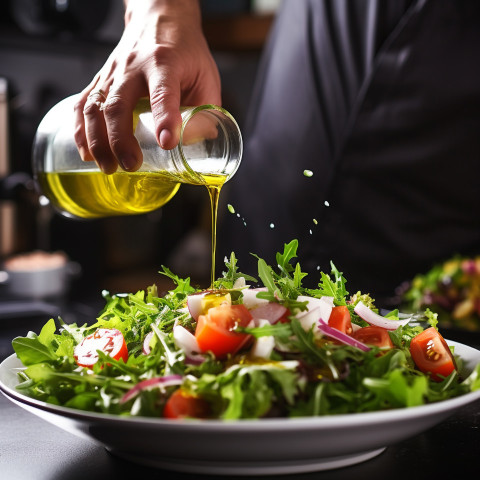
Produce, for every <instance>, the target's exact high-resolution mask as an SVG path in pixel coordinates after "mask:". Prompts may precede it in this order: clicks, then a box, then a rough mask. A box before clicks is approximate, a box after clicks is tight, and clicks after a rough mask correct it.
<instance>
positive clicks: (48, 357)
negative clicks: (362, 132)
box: [13, 240, 480, 420]
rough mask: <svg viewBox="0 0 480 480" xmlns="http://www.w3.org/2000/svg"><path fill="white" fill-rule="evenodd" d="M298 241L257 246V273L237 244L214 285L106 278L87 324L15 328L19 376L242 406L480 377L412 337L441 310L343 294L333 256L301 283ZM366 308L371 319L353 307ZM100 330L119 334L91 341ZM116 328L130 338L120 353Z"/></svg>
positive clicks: (313, 405)
mask: <svg viewBox="0 0 480 480" xmlns="http://www.w3.org/2000/svg"><path fill="white" fill-rule="evenodd" d="M297 248H298V242H297V241H296V240H293V241H291V242H290V243H288V244H286V245H284V249H283V252H279V253H277V254H276V258H275V267H272V266H270V265H268V264H267V262H266V261H265V260H264V259H262V258H258V257H257V258H258V277H259V279H260V281H261V284H262V285H261V286H260V287H253V286H252V285H253V284H256V283H257V280H256V279H255V278H253V277H250V276H248V275H244V274H242V273H240V272H239V270H238V265H237V259H236V257H235V255H234V254H233V253H232V254H231V256H230V258H228V259H225V267H226V270H225V272H223V274H222V277H221V278H219V279H218V280H216V281H215V283H214V285H213V286H212V288H211V289H210V290H208V291H201V290H200V289H198V288H195V287H194V286H192V285H191V283H190V279H189V278H187V279H182V278H179V277H177V276H176V275H175V274H174V273H172V272H171V271H170V270H169V269H168V268H166V267H163V270H162V272H160V273H161V274H163V275H166V276H168V277H169V278H170V279H172V280H173V282H174V284H175V288H174V289H172V290H171V291H169V292H168V293H167V294H166V295H164V296H163V297H160V296H159V295H158V292H157V288H156V287H155V286H151V287H149V288H148V289H147V290H146V291H139V292H137V293H131V294H118V295H110V294H109V293H107V292H104V298H105V302H106V304H105V307H104V309H103V310H102V311H101V312H100V314H99V316H98V318H97V319H96V321H95V322H94V323H93V324H91V325H82V326H78V325H76V324H66V323H64V322H63V321H62V320H61V319H60V318H59V319H57V320H55V319H50V320H49V321H48V322H47V323H46V325H45V326H44V327H43V328H42V330H41V332H40V333H39V334H38V335H37V334H35V333H33V332H29V333H28V335H27V336H26V337H18V338H15V339H14V340H13V347H14V350H15V352H16V354H17V356H18V358H19V359H20V360H21V362H22V363H23V365H24V366H25V369H23V370H22V371H21V372H20V374H19V375H20V378H21V383H20V384H19V385H18V387H17V388H18V390H19V391H20V392H22V393H24V394H26V395H29V396H31V397H34V398H36V399H40V400H42V401H45V402H48V403H52V404H56V405H62V406H66V407H71V408H76V409H81V410H88V411H95V412H104V413H110V414H118V415H123V416H149V417H167V418H185V417H196V418H208V419H211V418H213V419H228V420H236V419H244V418H255V419H256V418H264V417H295V416H311V415H332V414H340V413H354V412H366V411H375V410H384V409H392V408H401V407H412V406H416V405H421V404H425V403H430V402H436V401H441V400H444V399H447V398H451V397H454V396H458V395H462V394H465V393H467V392H469V391H472V390H476V389H479V388H480V377H479V374H480V366H477V367H476V368H475V369H474V370H473V372H472V373H471V374H470V375H469V376H468V377H467V378H462V376H461V373H460V372H462V366H461V358H458V357H456V356H455V355H454V352H451V349H449V348H448V347H446V350H447V351H442V350H441V348H440V349H437V350H435V351H428V350H426V351H423V350H421V348H420V347H421V344H420V343H419V342H417V341H416V340H415V339H419V338H420V336H422V335H424V334H425V332H429V334H430V336H431V335H434V338H435V339H441V340H442V341H443V339H442V338H441V336H440V335H439V334H438V332H437V329H436V315H435V314H433V313H432V312H430V311H427V312H425V314H424V315H419V314H416V315H415V316H411V317H405V316H404V315H402V314H400V313H399V312H398V311H393V312H390V313H389V315H387V316H386V317H380V316H379V314H378V311H377V309H376V308H375V302H374V299H373V298H371V297H370V296H369V295H368V294H362V293H361V292H357V293H355V294H354V295H349V293H348V291H347V290H346V280H345V278H344V277H343V274H342V273H341V272H340V271H338V270H337V268H336V267H335V266H334V265H333V264H332V265H331V269H332V270H331V273H330V274H326V273H323V272H321V273H320V279H319V282H318V285H317V286H316V288H307V287H305V286H303V283H304V281H305V277H306V273H305V272H303V271H302V270H301V267H300V264H299V263H298V262H295V259H296V258H297ZM249 283H250V284H251V285H249ZM360 307H361V308H360ZM362 309H363V310H362ZM365 309H366V311H367V313H368V315H367V316H365V318H367V319H368V320H369V321H370V319H372V320H371V321H372V322H373V323H374V324H373V325H372V324H370V323H369V322H367V321H366V320H365V318H362V317H361V316H359V314H358V313H357V312H359V311H365ZM333 312H335V315H337V317H336V318H337V319H336V320H335V321H334V316H335V315H334V313H333ZM375 321H379V322H381V324H382V325H383V326H384V327H385V328H383V327H379V326H375ZM222 322H223V323H222ZM382 322H383V323H382ZM395 322H396V323H395ZM392 325H393V326H392ZM397 325H398V326H397ZM372 328H373V330H371V329H372ZM379 328H382V331H381V332H380V330H378V329H379ZM369 329H370V330H369ZM375 329H377V330H375ZM360 331H361V332H362V333H363V334H365V333H368V334H369V335H370V334H372V332H373V333H375V335H376V336H375V335H373V336H372V335H370V336H369V335H367V336H365V335H363V336H362V337H360V336H359V335H358V334H357V333H358V332H360ZM99 332H103V333H104V334H111V333H112V332H115V334H116V337H114V336H112V337H108V342H107V343H104V344H102V346H101V347H98V349H97V350H96V351H95V352H94V353H93V354H92V352H89V353H87V354H86V355H85V348H86V344H87V343H88V342H89V341H90V342H92V341H93V340H92V339H94V338H95V339H96V341H98V339H99V338H100V335H99ZM118 332H120V333H121V335H118ZM379 332H380V333H382V334H383V336H382V338H383V340H382V341H379V340H378V339H379V338H380V337H379V336H378V333H379ZM112 335H113V334H112ZM117 337H118V338H120V337H122V339H121V341H122V342H123V341H124V345H123V343H122V346H119V347H118V349H117V350H116V351H117V353H118V355H114V354H113V351H114V349H115V348H116V347H114V346H113V344H114V341H116V340H115V338H117ZM359 338H362V339H363V341H360V340H359ZM86 339H87V340H86ZM436 341H437V340H436ZM384 342H386V343H384ZM415 342H416V343H417V344H418V345H417V351H418V348H420V351H421V354H422V355H423V354H425V358H426V359H427V360H429V361H430V363H428V362H427V366H426V367H425V366H423V367H422V365H421V362H418V361H414V357H412V354H413V355H414V356H415V350H414V349H413V348H412V346H413V343H415ZM93 345H97V346H98V345H100V344H98V343H97V344H95V343H93ZM438 345H440V343H438ZM442 345H445V344H442ZM105 346H106V347H108V348H106V347H105ZM87 350H88V349H87ZM120 352H122V353H120ZM452 353H453V355H452ZM82 355H83V356H84V360H82V361H81V357H82ZM418 358H420V357H418ZM444 360H445V362H446V363H445V362H444ZM85 361H87V363H86V364H85V363H84V362H85ZM88 362H90V363H88ZM435 362H437V363H438V362H441V363H442V365H445V364H446V365H448V366H449V368H450V369H449V370H438V371H437V373H436V374H435V372H434V371H433V368H431V367H430V366H429V365H435ZM81 365H84V366H81ZM85 365H87V366H85ZM422 370H423V371H422ZM442 372H449V373H448V374H445V373H442Z"/></svg>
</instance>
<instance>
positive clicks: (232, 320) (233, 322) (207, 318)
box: [195, 305, 253, 358]
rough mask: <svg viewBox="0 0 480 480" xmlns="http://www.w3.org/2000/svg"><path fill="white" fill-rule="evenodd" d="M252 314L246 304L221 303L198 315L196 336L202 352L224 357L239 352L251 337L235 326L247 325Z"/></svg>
mask: <svg viewBox="0 0 480 480" xmlns="http://www.w3.org/2000/svg"><path fill="white" fill-rule="evenodd" d="M252 318H253V317H252V315H251V313H250V312H249V311H248V309H247V308H246V307H245V305H220V306H218V307H214V308H210V309H209V310H208V312H207V314H206V315H200V316H199V317H198V322H197V328H196V330H195V338H196V339H197V343H198V346H199V347H200V350H201V351H202V352H208V351H210V352H212V353H213V354H214V355H215V356H216V357H218V358H222V357H225V356H227V355H228V354H229V353H230V354H235V353H237V352H238V351H239V350H240V349H241V348H242V347H243V346H244V345H245V344H246V343H247V342H248V340H249V339H250V335H247V334H244V333H237V332H235V331H234V328H235V327H236V326H237V325H239V326H241V327H246V326H247V325H248V324H249V323H250V321H251V320H252Z"/></svg>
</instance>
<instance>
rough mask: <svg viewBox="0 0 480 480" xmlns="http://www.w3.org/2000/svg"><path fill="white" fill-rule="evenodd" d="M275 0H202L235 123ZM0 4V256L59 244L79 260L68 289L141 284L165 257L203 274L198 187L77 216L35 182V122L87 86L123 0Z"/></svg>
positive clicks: (204, 224) (114, 35)
mask: <svg viewBox="0 0 480 480" xmlns="http://www.w3.org/2000/svg"><path fill="white" fill-rule="evenodd" d="M278 3H279V2H278V1H277V0H263V1H253V0H229V1H224V0H202V1H201V5H202V10H203V17H204V31H205V34H206V36H207V40H208V42H209V44H210V47H211V49H212V51H213V53H214V57H215V59H216V61H217V63H218V66H219V69H220V74H221V77H222V82H223V105H224V107H225V108H227V110H229V111H230V112H231V113H232V114H233V115H234V117H235V118H236V119H237V121H238V122H239V124H240V127H242V125H243V123H244V120H245V116H246V110H247V106H248V103H249V98H250V94H251V90H252V86H253V82H254V78H255V74H256V70H257V65H258V60H259V57H260V52H261V49H262V46H263V44H264V42H265V39H266V37H267V35H268V32H269V29H270V27H271V24H272V20H273V18H274V15H275V11H276V9H277V7H278ZM1 5H2V6H1V7H0V8H1V11H0V222H1V223H0V228H1V234H0V255H1V258H2V260H5V259H7V258H9V257H11V256H12V255H16V254H19V253H23V252H29V251H33V250H38V249H39V250H42V251H47V252H51V251H57V250H61V251H64V252H65V253H66V254H67V256H68V258H69V259H70V260H71V261H74V262H77V263H78V265H79V266H80V267H81V272H80V274H78V272H77V275H76V276H75V278H74V279H73V281H72V289H71V290H72V291H71V295H72V296H73V297H74V298H75V297H76V296H77V295H78V296H81V297H85V296H86V295H95V294H96V293H98V292H100V291H101V290H102V289H107V290H110V291H112V292H119V291H135V290H136V289H141V288H145V287H146V286H148V285H149V284H151V283H153V282H158V281H161V279H160V280H159V277H160V276H159V275H158V273H157V272H158V270H159V269H160V266H161V265H162V264H165V265H168V266H169V267H170V268H171V269H172V270H174V271H176V272H177V273H179V274H181V275H184V274H185V275H189V276H192V277H193V278H194V279H195V280H196V281H198V282H205V281H206V282H208V275H209V268H210V263H209V262H210V250H209V248H210V244H209V242H210V213H209V210H208V209H207V208H208V196H207V192H206V191H204V189H203V188H200V187H188V186H182V187H181V189H180V190H179V193H178V194H177V195H176V196H175V197H174V199H173V200H172V201H171V202H170V203H168V204H167V205H166V206H165V207H164V208H163V209H161V210H159V211H157V212H154V213H151V214H148V215H141V216H131V217H115V218H108V219H102V220H92V221H75V220H69V219H66V218H64V217H62V216H60V215H58V214H56V213H55V212H54V211H53V210H52V209H51V207H50V206H49V205H48V204H45V202H43V201H42V200H44V199H42V198H41V197H39V195H38V193H37V192H36V190H35V188H34V185H33V182H32V170H31V150H32V143H33V139H34V135H35V131H36V128H37V126H38V124H39V122H40V121H41V119H42V118H43V116H44V115H45V114H46V112H47V111H48V110H49V109H50V108H51V107H52V106H53V105H54V104H56V103H57V102H58V101H60V100H61V99H63V98H65V97H67V96H69V95H71V94H74V93H77V92H79V91H80V90H81V89H83V88H84V87H85V86H86V85H87V84H88V83H89V82H90V80H91V79H92V77H93V75H94V74H95V73H96V72H97V71H98V69H99V68H100V67H101V66H102V65H103V63H104V61H105V60H106V59H107V57H108V55H109V53H110V52H111V50H112V49H113V47H114V45H115V44H116V42H117V41H118V39H119V37H120V35H121V32H122V27H123V2H122V0H10V1H6V0H2V2H1ZM220 260H222V259H220ZM187 270H188V271H187ZM2 288H4V287H2V285H0V292H1V291H2Z"/></svg>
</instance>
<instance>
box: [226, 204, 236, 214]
mask: <svg viewBox="0 0 480 480" xmlns="http://www.w3.org/2000/svg"><path fill="white" fill-rule="evenodd" d="M227 208H228V211H229V212H230V213H235V209H234V208H233V205H230V204H228V205H227Z"/></svg>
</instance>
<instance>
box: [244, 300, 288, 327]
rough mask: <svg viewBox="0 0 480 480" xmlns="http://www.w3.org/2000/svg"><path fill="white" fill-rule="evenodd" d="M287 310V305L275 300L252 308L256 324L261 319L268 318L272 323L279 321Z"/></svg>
mask: <svg viewBox="0 0 480 480" xmlns="http://www.w3.org/2000/svg"><path fill="white" fill-rule="evenodd" d="M286 312H287V307H284V306H283V305H280V304H279V303H275V302H267V303H265V304H262V305H258V306H257V307H254V308H252V309H250V313H251V315H252V317H253V318H254V319H255V323H256V324H258V322H259V320H267V321H268V322H269V323H271V324H274V323H277V322H278V321H279V320H280V319H281V318H282V317H283V315H285V313H286Z"/></svg>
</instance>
